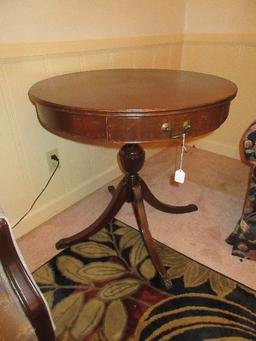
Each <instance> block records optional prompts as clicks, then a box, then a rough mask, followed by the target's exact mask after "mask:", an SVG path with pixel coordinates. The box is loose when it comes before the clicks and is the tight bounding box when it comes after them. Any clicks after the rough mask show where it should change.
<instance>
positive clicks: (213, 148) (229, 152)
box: [193, 139, 240, 160]
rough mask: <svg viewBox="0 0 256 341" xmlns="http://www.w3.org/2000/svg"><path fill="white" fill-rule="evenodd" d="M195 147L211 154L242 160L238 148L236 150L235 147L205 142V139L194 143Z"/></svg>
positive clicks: (209, 141)
mask: <svg viewBox="0 0 256 341" xmlns="http://www.w3.org/2000/svg"><path fill="white" fill-rule="evenodd" d="M193 145H195V146H196V147H197V148H200V149H203V150H207V151H209V152H213V153H216V154H220V155H224V156H228V157H231V158H232V159H238V160H240V155H239V148H238V146H237V148H236V147H234V146H230V145H226V144H223V143H219V142H216V141H211V140H203V139H202V140H196V141H194V143H193Z"/></svg>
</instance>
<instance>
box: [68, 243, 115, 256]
mask: <svg viewBox="0 0 256 341" xmlns="http://www.w3.org/2000/svg"><path fill="white" fill-rule="evenodd" d="M71 250H72V251H73V252H75V253H77V254H79V255H81V256H83V257H87V258H102V257H109V256H116V252H115V250H113V249H112V248H111V247H109V246H107V245H104V244H99V243H96V242H94V241H92V242H87V243H80V244H76V245H75V246H72V247H71Z"/></svg>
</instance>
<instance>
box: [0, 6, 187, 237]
mask: <svg viewBox="0 0 256 341" xmlns="http://www.w3.org/2000/svg"><path fill="white" fill-rule="evenodd" d="M184 5H185V1H179V2H178V3H177V2H176V1H165V0H164V1H161V3H160V4H159V3H158V2H157V1H156V0H151V1H148V0H139V1H135V0H127V1H124V0H109V1H103V0H93V1H92V0H90V1H88V0H87V1H86V0H83V1H82V0H77V1H65V0H62V1H54V0H48V1H44V2H42V1H28V0H24V1H15V3H14V2H11V1H10V2H9V1H7V0H6V1H2V2H1V13H0V127H1V133H0V145H1V167H0V202H1V206H2V207H3V209H4V210H5V212H6V214H7V215H8V216H9V218H10V221H11V224H14V223H15V222H16V221H17V220H18V218H19V217H20V216H22V215H23V213H24V212H25V211H26V210H27V209H28V208H29V207H30V205H31V203H32V202H33V200H34V198H35V197H36V196H37V194H38V193H39V192H40V190H41V189H42V187H43V185H44V184H45V182H46V181H47V179H48V177H49V175H50V173H49V170H48V165H47V162H46V152H47V151H49V150H51V149H53V148H58V151H59V156H60V161H61V168H60V170H59V171H58V172H57V174H56V176H55V177H54V179H53V181H52V182H51V184H50V186H49V187H48V189H47V191H46V192H45V193H44V195H43V196H42V197H41V199H40V201H39V202H38V204H37V205H36V206H35V207H34V209H33V211H32V213H31V214H30V215H29V216H28V217H27V218H26V219H25V220H24V222H22V223H21V224H20V225H19V226H17V228H15V233H16V236H20V235H22V234H24V233H26V232H27V231H29V230H30V229H32V228H33V227H35V226H37V225H38V224H40V223H41V222H43V221H45V220H47V219H48V218H49V217H50V216H52V215H54V214H55V213H57V212H59V211H61V210H63V209H64V208H66V207H68V206H70V205H72V204H73V203H74V202H76V201H78V200H79V199H81V198H83V197H84V196H85V195H87V194H89V193H90V192H92V191H94V190H96V189H97V188H98V187H100V186H102V185H104V184H105V183H106V182H107V181H110V180H111V179H113V178H114V177H116V176H117V175H119V174H120V172H119V169H118V167H117V163H116V153H117V151H118V150H117V149H109V148H104V147H96V146H89V145H82V144H79V143H75V142H71V141H68V140H64V139H61V138H59V137H57V136H55V135H53V134H50V133H48V132H47V131H45V130H44V129H43V128H42V127H41V126H40V125H39V123H38V121H37V118H36V113H35V109H34V107H33V106H32V104H31V103H30V102H29V100H28V96H27V92H28V89H29V87H30V86H31V85H32V84H33V83H35V82H36V81H38V80H40V79H44V78H47V77H50V76H53V75H57V74H62V73H68V72H75V71H82V70H90V69H101V68H113V67H132V68H134V67H149V68H151V67H164V68H179V66H180V60H181V49H182V35H181V34H179V33H181V31H182V29H183V17H184V8H185V7H184ZM177 32H179V33H177ZM166 33H168V35H166ZM169 33H171V35H170V34H169ZM174 33H177V34H174ZM97 37H101V39H97ZM85 38H90V39H85ZM33 41H35V43H31V42H33ZM149 152H150V150H149ZM149 154H150V153H149Z"/></svg>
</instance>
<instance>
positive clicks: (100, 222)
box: [56, 181, 127, 249]
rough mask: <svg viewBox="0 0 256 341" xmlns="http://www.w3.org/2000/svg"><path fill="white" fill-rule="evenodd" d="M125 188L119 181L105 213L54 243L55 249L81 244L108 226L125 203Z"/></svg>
mask: <svg viewBox="0 0 256 341" xmlns="http://www.w3.org/2000/svg"><path fill="white" fill-rule="evenodd" d="M126 195H127V187H126V184H125V182H124V181H121V182H120V183H119V185H118V187H117V189H116V190H115V193H114V194H113V197H112V199H111V201H110V203H109V204H108V206H107V207H106V209H105V211H104V212H103V213H102V214H101V215H100V216H99V218H98V219H96V220H95V222H94V223H92V224H91V225H90V226H88V227H87V228H85V229H84V230H83V231H81V232H79V233H76V234H75V235H73V236H71V237H69V238H64V239H61V240H59V241H58V242H57V243H56V248H57V249H64V248H66V247H69V246H71V245H74V244H77V243H80V242H83V241H84V240H86V239H87V238H89V237H90V236H92V235H93V234H94V233H96V232H98V231H99V230H100V229H101V228H103V227H104V226H105V225H106V224H108V223H109V222H110V221H111V220H112V219H113V218H114V217H115V215H116V214H117V212H118V211H119V210H120V208H121V207H122V205H123V204H124V202H125V201H126Z"/></svg>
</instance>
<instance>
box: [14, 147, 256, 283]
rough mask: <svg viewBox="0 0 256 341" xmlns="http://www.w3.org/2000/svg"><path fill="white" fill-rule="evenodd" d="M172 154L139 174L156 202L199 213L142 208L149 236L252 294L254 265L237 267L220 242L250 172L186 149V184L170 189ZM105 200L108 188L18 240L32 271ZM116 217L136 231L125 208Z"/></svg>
mask: <svg viewBox="0 0 256 341" xmlns="http://www.w3.org/2000/svg"><path fill="white" fill-rule="evenodd" d="M176 155H177V153H176V149H175V147H171V148H167V149H165V150H163V151H162V152H161V153H159V154H157V155H155V156H154V157H152V158H151V159H149V160H148V161H147V162H146V166H145V168H144V169H143V171H142V172H141V175H142V176H143V178H144V179H145V180H146V182H147V184H148V185H149V187H150V188H151V190H152V191H153V193H154V194H155V195H156V196H157V197H158V198H159V199H160V200H162V201H165V202H169V203H170V204H174V205H184V204H190V203H195V204H197V205H198V207H199V211H198V212H194V213H189V214H184V215H171V214H167V213H162V212H159V211H157V210H155V209H153V208H151V207H150V206H146V209H147V214H148V220H149V224H150V228H151V232H152V235H153V237H154V238H155V239H157V240H159V241H160V242H162V243H165V244H166V245H168V246H169V247H171V248H173V249H174V250H176V251H179V252H181V253H183V254H184V255H186V256H188V257H191V258H192V259H194V260H196V261H198V262H199V263H202V264H204V265H206V266H208V267H209V268H211V269H214V270H216V271H218V272H220V273H223V274H225V275H226V276H228V277H230V278H232V279H234V280H237V281H239V282H241V283H242V284H244V285H246V286H248V287H250V288H253V289H256V281H255V269H256V262H254V261H249V260H244V261H243V262H241V261H240V260H239V258H237V257H234V256H231V247H230V246H229V245H227V244H226V243H225V238H226V237H227V235H228V234H229V233H230V232H231V231H232V230H233V228H234V226H235V224H236V221H237V220H238V218H239V216H240V214H241V209H242V205H243V198H244V194H245V190H246V185H247V178H248V173H249V167H247V166H246V165H244V164H243V163H241V162H240V161H238V160H234V159H230V158H227V157H224V156H221V155H217V154H214V153H209V152H206V151H202V150H199V149H196V148H189V149H188V152H187V153H186V155H185V164H184V169H185V171H186V181H185V184H183V185H178V186H177V185H173V184H170V175H171V174H173V173H174V169H175V167H174V164H175V163H176V162H175V160H176ZM113 183H114V184H115V183H117V181H114V182H113ZM109 200H110V195H109V193H108V192H107V186H104V187H103V188H101V189H99V190H97V191H96V192H95V193H93V194H91V195H90V196H88V197H86V198H85V199H83V200H82V201H80V202H79V203H77V204H76V205H74V206H72V207H71V208H69V209H67V210H65V211H64V212H62V213H61V214H59V215H57V216H56V217H54V218H52V219H50V220H49V221H48V222H46V223H45V224H43V225H41V226H39V227H38V228H37V229H35V230H34V231H32V232H31V233H29V234H28V235H26V236H25V237H23V238H21V239H20V240H19V241H18V242H19V246H20V248H21V251H22V253H23V255H24V258H25V260H26V261H27V263H28V266H29V268H30V269H31V271H33V270H35V269H36V268H38V267H39V266H40V265H41V264H43V263H45V262H46V261H48V260H49V259H50V258H51V257H52V256H53V255H54V254H56V253H57V250H55V247H54V245H55V242H56V241H57V240H58V239H60V238H62V237H66V236H68V235H70V234H73V233H76V232H78V231H80V230H82V229H83V227H85V226H87V225H88V224H90V223H91V222H93V220H94V219H95V218H97V216H98V215H99V214H100V213H101V212H102V210H103V209H104V207H105V206H106V205H107V203H108V202H109ZM117 218H119V219H120V220H123V221H124V222H126V223H128V224H130V225H133V226H136V223H135V220H134V218H133V214H132V210H131V207H130V205H128V204H126V205H125V206H124V207H123V208H122V210H121V211H120V212H119V214H118V215H117Z"/></svg>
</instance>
